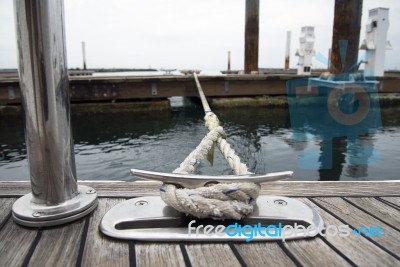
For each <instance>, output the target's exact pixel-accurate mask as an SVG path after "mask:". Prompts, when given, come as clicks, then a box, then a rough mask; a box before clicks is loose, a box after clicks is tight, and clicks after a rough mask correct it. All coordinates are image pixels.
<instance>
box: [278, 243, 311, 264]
mask: <svg viewBox="0 0 400 267" xmlns="http://www.w3.org/2000/svg"><path fill="white" fill-rule="evenodd" d="M277 243H278V246H279V247H280V248H281V249H282V251H283V252H285V254H286V255H287V256H288V257H289V259H291V260H292V261H293V263H294V264H295V265H296V266H298V267H302V266H304V264H303V263H301V260H300V259H298V258H297V257H296V256H295V255H294V254H293V253H292V252H291V251H290V249H289V247H288V246H287V245H286V242H282V241H278V242H277Z"/></svg>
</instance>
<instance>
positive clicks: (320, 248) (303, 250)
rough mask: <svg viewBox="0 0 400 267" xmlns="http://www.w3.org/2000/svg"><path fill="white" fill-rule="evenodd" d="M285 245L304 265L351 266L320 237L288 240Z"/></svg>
mask: <svg viewBox="0 0 400 267" xmlns="http://www.w3.org/2000/svg"><path fill="white" fill-rule="evenodd" d="M284 245H285V246H286V247H287V249H288V250H289V251H290V252H291V253H292V254H293V256H294V257H295V258H296V259H297V260H298V261H299V262H300V263H301V264H302V265H303V266H329V265H330V266H351V265H350V263H349V262H347V261H346V260H345V259H344V258H343V257H341V256H340V255H339V254H337V253H336V252H335V251H333V250H332V249H331V248H330V247H329V246H328V245H327V244H326V243H325V242H324V241H323V240H322V239H321V238H320V237H315V238H312V239H307V240H306V239H304V240H292V241H287V242H284ZM327 263H329V264H327Z"/></svg>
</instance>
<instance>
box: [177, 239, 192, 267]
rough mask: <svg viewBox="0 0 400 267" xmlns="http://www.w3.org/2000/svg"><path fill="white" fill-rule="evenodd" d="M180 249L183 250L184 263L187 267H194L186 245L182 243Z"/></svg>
mask: <svg viewBox="0 0 400 267" xmlns="http://www.w3.org/2000/svg"><path fill="white" fill-rule="evenodd" d="M179 247H180V248H181V251H182V255H183V261H184V262H185V265H186V267H192V263H191V262H190V258H189V254H188V252H187V250H186V247H185V245H184V244H183V243H182V242H180V243H179Z"/></svg>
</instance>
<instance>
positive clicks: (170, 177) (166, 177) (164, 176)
mask: <svg viewBox="0 0 400 267" xmlns="http://www.w3.org/2000/svg"><path fill="white" fill-rule="evenodd" d="M131 175H133V176H136V177H138V178H142V179H147V180H156V181H161V182H163V183H168V184H175V185H180V186H182V187H185V188H197V187H200V186H205V185H208V184H215V183H242V182H243V183H258V184H259V183H265V182H273V181H278V180H285V179H289V178H291V177H292V176H293V172H292V171H284V172H274V173H267V174H263V175H254V174H251V175H222V176H212V175H196V174H177V173H164V172H152V171H144V170H139V169H131Z"/></svg>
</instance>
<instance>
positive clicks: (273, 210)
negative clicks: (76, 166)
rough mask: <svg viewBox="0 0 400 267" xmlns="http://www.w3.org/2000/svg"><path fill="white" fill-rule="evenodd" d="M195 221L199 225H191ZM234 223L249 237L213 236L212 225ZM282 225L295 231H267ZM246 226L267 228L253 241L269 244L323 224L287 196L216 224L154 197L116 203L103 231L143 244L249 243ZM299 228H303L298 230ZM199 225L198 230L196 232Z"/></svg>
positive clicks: (314, 213) (260, 203) (269, 198)
mask: <svg viewBox="0 0 400 267" xmlns="http://www.w3.org/2000/svg"><path fill="white" fill-rule="evenodd" d="M193 220H195V221H196V223H193V224H192V221H193ZM235 223H237V226H238V227H240V226H242V228H241V231H243V230H245V231H247V232H246V234H243V233H242V234H241V235H240V234H236V235H234V234H229V233H227V232H225V231H223V232H222V233H218V234H217V233H214V234H213V232H212V230H211V226H213V227H214V230H215V229H216V228H217V227H220V228H221V226H219V225H224V226H228V225H234V224H235ZM279 224H280V226H281V228H284V226H292V228H294V230H291V229H287V230H285V229H283V230H277V229H278V228H276V227H270V228H268V230H266V229H265V228H266V227H268V226H270V225H274V226H279ZM209 225H211V226H209ZM239 225H240V226H239ZM245 225H249V226H252V227H253V230H254V229H255V226H262V227H264V228H263V230H264V232H263V234H264V235H260V234H258V235H257V234H256V235H253V236H252V241H269V240H286V239H299V238H307V237H313V236H316V235H317V234H319V233H320V232H321V231H322V229H323V227H324V221H323V220H322V218H321V216H320V215H319V214H318V212H317V211H316V210H315V209H313V208H310V207H309V206H307V205H306V204H304V203H303V202H301V201H299V200H296V199H292V198H288V197H281V196H259V197H258V199H257V204H256V205H255V207H254V211H253V213H252V214H251V215H249V216H247V217H246V218H244V219H242V220H241V221H233V220H225V221H215V220H210V219H197V218H191V217H186V216H185V215H184V214H183V213H180V212H178V211H176V210H175V209H173V208H172V207H170V206H167V205H166V204H165V203H164V202H163V201H162V199H161V198H160V197H158V196H153V197H139V198H134V199H129V200H126V201H123V202H121V203H119V204H117V205H116V206H114V207H113V208H112V209H110V210H109V211H108V212H107V213H106V214H105V215H104V217H103V219H102V221H101V224H100V230H101V231H102V232H103V234H105V235H108V236H111V237H114V238H119V239H133V240H143V241H205V242H213V241H246V240H247V239H248V236H249V232H251V231H252V230H250V229H249V227H247V229H245V228H243V226H245ZM296 225H298V226H300V227H299V229H297V228H296V227H295V226H296ZM196 226H198V228H199V230H195V227H196ZM206 226H207V227H208V228H207V227H206ZM189 227H191V228H189ZM303 227H304V228H305V229H307V228H308V227H309V229H310V230H307V231H306V230H303ZM190 229H192V231H190ZM227 229H228V228H227ZM235 229H238V228H235ZM258 229H260V228H258ZM263 230H260V231H261V232H262V231H263ZM289 230H290V233H289ZM257 231H258V230H257ZM265 231H268V233H269V234H266V232H265ZM274 231H275V232H274ZM279 231H280V232H279ZM189 232H190V233H189ZM253 233H254V232H253ZM258 233H259V232H258Z"/></svg>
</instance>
